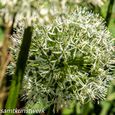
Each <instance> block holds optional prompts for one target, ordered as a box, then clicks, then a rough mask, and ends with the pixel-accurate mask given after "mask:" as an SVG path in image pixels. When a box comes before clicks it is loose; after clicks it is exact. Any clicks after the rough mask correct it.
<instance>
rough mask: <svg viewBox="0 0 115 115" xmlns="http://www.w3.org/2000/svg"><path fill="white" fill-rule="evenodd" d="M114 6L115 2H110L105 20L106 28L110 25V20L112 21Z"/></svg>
mask: <svg viewBox="0 0 115 115" xmlns="http://www.w3.org/2000/svg"><path fill="white" fill-rule="evenodd" d="M113 4H114V0H110V2H109V5H108V9H107V14H106V18H105V21H106V26H108V25H109V22H110V19H111V14H112V9H113Z"/></svg>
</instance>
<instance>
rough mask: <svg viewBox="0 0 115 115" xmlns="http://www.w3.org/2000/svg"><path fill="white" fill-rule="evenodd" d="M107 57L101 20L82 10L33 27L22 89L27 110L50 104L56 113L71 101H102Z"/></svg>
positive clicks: (107, 36)
mask: <svg viewBox="0 0 115 115" xmlns="http://www.w3.org/2000/svg"><path fill="white" fill-rule="evenodd" d="M17 32H18V31H17ZM17 34H18V33H17ZM14 37H15V36H14ZM14 39H15V38H14ZM17 51H18V48H17V49H16V48H14V52H15V53H16V52H17ZM112 52H113V48H112V41H111V34H110V33H109V31H108V30H107V28H106V27H105V24H104V22H103V19H101V18H100V17H99V16H98V15H97V14H93V13H92V12H88V11H86V9H77V11H76V12H74V13H73V14H71V15H67V14H63V15H61V17H58V18H56V20H55V21H54V23H52V24H51V25H49V26H40V25H38V24H37V22H36V24H34V33H33V40H32V45H31V49H30V54H29V59H28V63H27V69H26V72H25V79H24V84H23V88H24V91H26V95H27V98H28V103H27V107H29V105H30V103H31V104H32V106H33V107H34V105H36V104H37V105H42V106H41V107H45V105H46V106H48V105H51V104H54V109H55V110H59V109H60V107H63V106H65V105H68V104H69V102H71V101H79V102H81V103H85V102H86V101H89V100H101V99H104V98H105V96H106V93H107V87H108V86H109V81H110V80H112V75H111V74H110V72H109V69H110V62H111V59H112ZM15 56H16V54H15ZM12 63H13V62H12ZM43 105H44V106H43ZM37 107H38V106H37Z"/></svg>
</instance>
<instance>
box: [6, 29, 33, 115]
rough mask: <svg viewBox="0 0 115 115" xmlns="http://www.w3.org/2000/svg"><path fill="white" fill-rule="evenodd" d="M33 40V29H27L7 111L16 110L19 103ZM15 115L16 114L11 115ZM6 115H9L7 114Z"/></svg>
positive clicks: (7, 103)
mask: <svg viewBox="0 0 115 115" xmlns="http://www.w3.org/2000/svg"><path fill="white" fill-rule="evenodd" d="M31 39H32V28H31V27H27V28H26V29H25V31H24V36H23V40H22V44H21V48H20V52H19V56H18V60H17V64H16V70H15V74H14V76H13V79H12V84H11V88H10V92H9V96H8V99H7V102H6V109H15V108H16V104H17V101H18V95H19V91H20V88H21V84H22V81H23V77H24V71H25V68H26V62H27V58H28V53H29V49H30V45H31ZM10 114H11V115H14V113H10ZM5 115H9V113H6V114H5Z"/></svg>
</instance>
